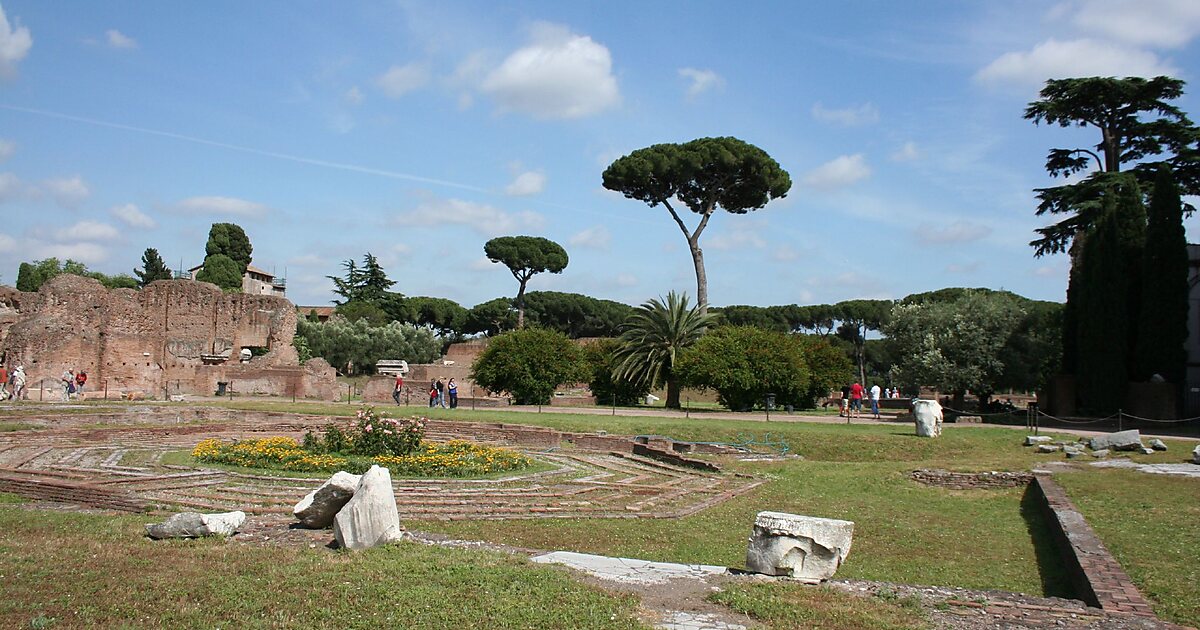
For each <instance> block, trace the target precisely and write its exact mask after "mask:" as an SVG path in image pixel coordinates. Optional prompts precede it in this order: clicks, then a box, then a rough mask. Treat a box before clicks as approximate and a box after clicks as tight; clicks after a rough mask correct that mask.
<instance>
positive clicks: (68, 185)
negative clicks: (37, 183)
mask: <svg viewBox="0 0 1200 630" xmlns="http://www.w3.org/2000/svg"><path fill="white" fill-rule="evenodd" d="M42 189H43V190H45V191H46V192H47V193H49V194H50V196H51V197H53V198H54V201H55V202H57V203H58V205H60V206H63V207H65V208H75V207H77V206H79V204H81V203H83V200H84V199H87V198H88V195H91V194H92V191H91V189H89V188H88V185H87V182H85V181H83V178H82V177H80V176H78V175H76V176H74V177H60V178H57V179H48V180H46V181H44V182H42Z"/></svg>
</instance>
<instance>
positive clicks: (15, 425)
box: [0, 422, 43, 433]
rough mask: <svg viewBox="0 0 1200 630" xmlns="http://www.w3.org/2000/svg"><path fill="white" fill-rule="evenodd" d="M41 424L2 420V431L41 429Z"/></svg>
mask: <svg viewBox="0 0 1200 630" xmlns="http://www.w3.org/2000/svg"><path fill="white" fill-rule="evenodd" d="M41 428H43V427H42V426H41V425H37V424H32V423H30V422H0V433H3V432H5V431H25V430H27V429H41Z"/></svg>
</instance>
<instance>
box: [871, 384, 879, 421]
mask: <svg viewBox="0 0 1200 630" xmlns="http://www.w3.org/2000/svg"><path fill="white" fill-rule="evenodd" d="M879 394H880V389H879V383H876V384H874V385H872V386H871V413H873V414H875V419H876V420H878V419H879Z"/></svg>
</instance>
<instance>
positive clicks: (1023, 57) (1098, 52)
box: [975, 39, 1179, 86]
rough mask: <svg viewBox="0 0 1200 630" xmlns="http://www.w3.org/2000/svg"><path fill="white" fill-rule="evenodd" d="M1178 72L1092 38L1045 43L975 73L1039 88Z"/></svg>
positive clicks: (990, 80) (995, 81) (999, 81)
mask: <svg viewBox="0 0 1200 630" xmlns="http://www.w3.org/2000/svg"><path fill="white" fill-rule="evenodd" d="M1178 73H1179V71H1178V70H1177V69H1175V68H1174V67H1172V66H1171V65H1169V64H1167V63H1166V62H1164V61H1162V60H1160V59H1159V58H1158V56H1157V55H1155V54H1154V53H1152V52H1149V51H1146V50H1139V49H1137V48H1131V47H1128V46H1123V45H1120V44H1114V43H1109V42H1103V41H1097V40H1093V39H1076V40H1071V41H1058V40H1056V39H1049V40H1046V41H1044V42H1042V43H1040V44H1038V45H1037V46H1034V47H1033V49H1032V50H1030V51H1029V52H1009V53H1005V54H1003V55H1001V56H1000V57H998V58H997V59H996V60H995V61H992V62H991V63H990V64H988V65H987V66H986V67H984V68H983V69H982V70H980V71H979V72H977V73H976V74H975V79H976V80H977V81H980V82H982V83H988V84H1017V85H1023V86H1040V85H1042V84H1043V83H1045V82H1046V80H1047V79H1056V78H1062V77H1091V76H1121V77H1126V76H1138V77H1155V76H1159V75H1176V74H1178Z"/></svg>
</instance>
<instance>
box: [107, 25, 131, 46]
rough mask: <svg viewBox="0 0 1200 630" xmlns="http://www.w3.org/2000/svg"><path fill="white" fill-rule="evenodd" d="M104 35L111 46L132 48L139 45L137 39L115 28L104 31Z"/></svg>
mask: <svg viewBox="0 0 1200 630" xmlns="http://www.w3.org/2000/svg"><path fill="white" fill-rule="evenodd" d="M104 37H105V39H106V41H108V46H109V48H121V49H130V48H137V47H138V43H137V40H135V39H134V38H132V37H130V36H128V35H126V34H124V33H122V32H121V31H118V30H117V29H115V28H110V29H108V30H107V31H104Z"/></svg>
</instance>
